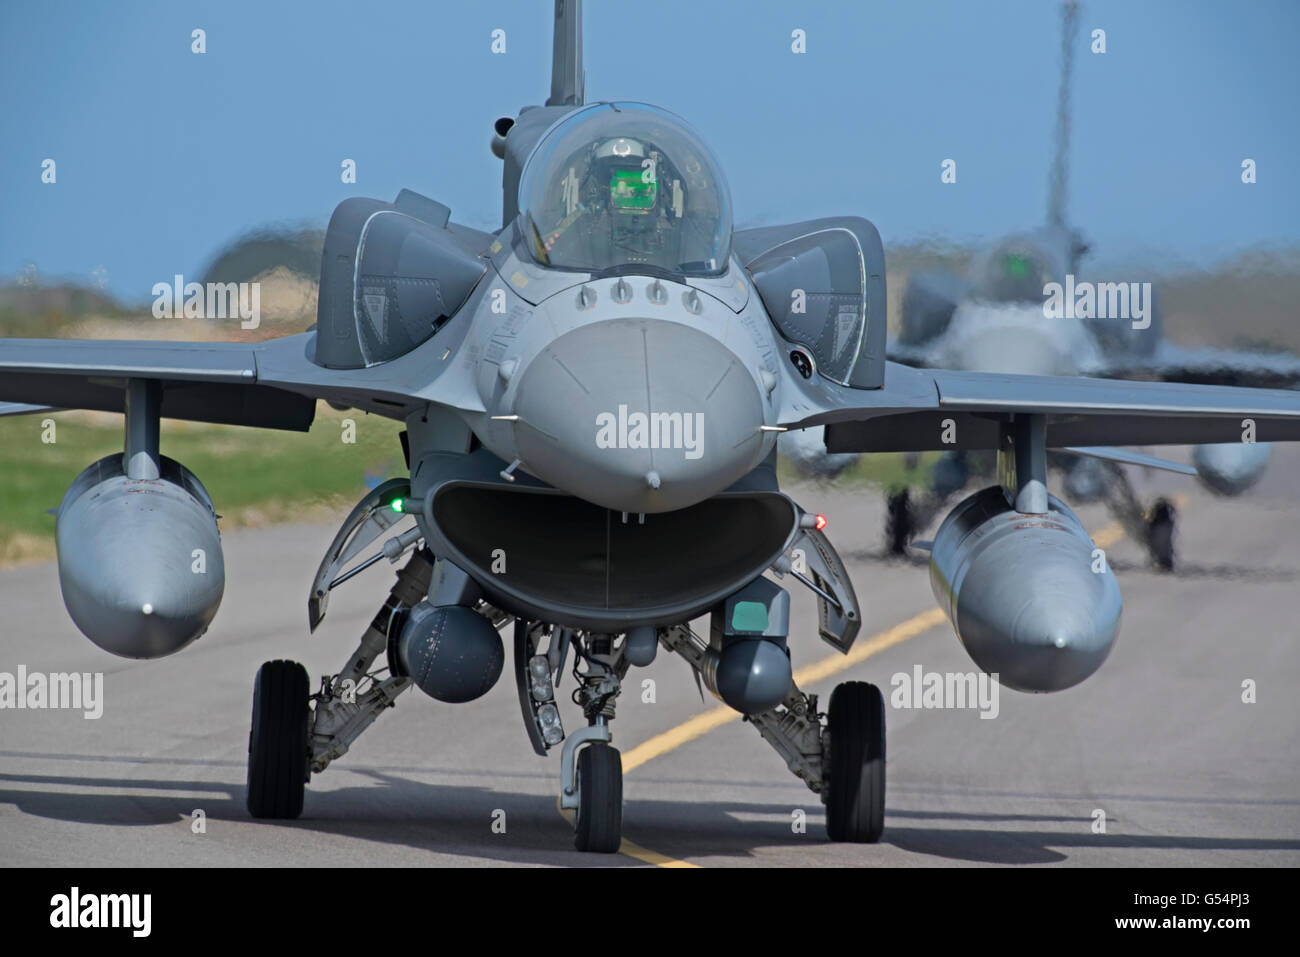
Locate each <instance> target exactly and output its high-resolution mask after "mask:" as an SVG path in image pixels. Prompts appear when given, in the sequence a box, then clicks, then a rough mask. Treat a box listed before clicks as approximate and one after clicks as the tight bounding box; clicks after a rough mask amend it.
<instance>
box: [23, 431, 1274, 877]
mask: <svg viewBox="0 0 1300 957" xmlns="http://www.w3.org/2000/svg"><path fill="white" fill-rule="evenodd" d="M1298 466H1300V450H1295V451H1293V450H1288V449H1286V448H1279V449H1276V450H1275V456H1274V460H1273V462H1272V464H1271V465H1270V468H1269V471H1268V473H1267V474H1266V475H1265V476H1264V479H1263V480H1262V482H1261V484H1260V485H1259V486H1258V487H1257V488H1256V489H1254V490H1252V491H1251V492H1250V493H1248V494H1247V495H1246V496H1244V497H1242V498H1240V499H1235V500H1222V499H1216V498H1214V497H1212V496H1211V495H1209V494H1208V493H1206V492H1204V491H1202V490H1201V489H1200V488H1199V487H1198V486H1196V485H1195V484H1194V482H1193V481H1192V480H1190V479H1183V478H1182V477H1180V476H1173V475H1169V474H1156V473H1150V474H1149V475H1147V476H1144V477H1143V478H1142V480H1141V481H1140V483H1139V487H1140V488H1141V489H1142V490H1143V492H1144V494H1146V495H1147V496H1150V495H1152V494H1154V493H1155V492H1156V491H1162V492H1166V493H1179V494H1181V495H1182V496H1184V498H1183V499H1182V501H1183V506H1182V508H1181V509H1180V511H1179V518H1180V523H1181V524H1180V529H1179V534H1180V537H1179V540H1178V547H1179V554H1180V557H1181V564H1180V569H1179V571H1178V572H1177V573H1176V574H1174V575H1163V574H1158V573H1156V572H1154V571H1151V570H1149V569H1148V567H1147V566H1146V562H1145V558H1144V556H1143V554H1142V552H1141V551H1140V550H1139V549H1138V548H1137V547H1136V546H1135V545H1134V544H1133V543H1132V542H1130V541H1128V540H1126V539H1124V538H1123V536H1122V535H1121V534H1120V533H1119V531H1118V529H1117V528H1116V527H1115V526H1114V525H1113V524H1112V523H1111V522H1110V520H1109V517H1108V516H1107V515H1106V513H1105V510H1104V509H1102V508H1100V507H1098V506H1088V507H1085V508H1082V509H1080V510H1079V513H1080V517H1081V518H1082V519H1083V520H1084V523H1085V525H1087V526H1088V528H1089V529H1090V530H1091V531H1092V532H1094V534H1095V535H1097V536H1098V538H1099V543H1100V544H1103V545H1104V546H1105V547H1106V549H1107V554H1108V557H1109V559H1110V560H1111V563H1112V565H1113V567H1114V568H1115V569H1116V572H1117V574H1118V575H1119V579H1120V586H1121V589H1122V591H1123V594H1124V620H1123V627H1122V631H1121V634H1120V638H1119V641H1118V643H1117V646H1116V648H1115V651H1114V652H1113V654H1112V656H1111V658H1110V660H1109V661H1108V662H1107V663H1106V664H1105V665H1104V666H1103V667H1102V669H1101V671H1100V672H1099V673H1098V674H1097V675H1095V676H1094V677H1093V678H1091V679H1089V680H1088V681H1086V682H1085V683H1084V684H1082V685H1081V686H1079V687H1077V688H1074V689H1071V690H1069V691H1066V692H1062V693H1059V694H1054V695H1024V694H1019V693H1017V692H1013V691H1008V690H1005V689H1003V690H1002V691H1001V693H1000V695H999V706H998V714H997V717H996V718H993V719H983V718H981V717H980V713H979V711H978V710H969V709H968V710H924V709H917V710H902V709H894V708H890V709H889V711H888V715H887V717H888V725H889V740H888V748H889V750H888V801H887V815H886V829H885V834H884V838H883V840H882V842H881V843H880V844H877V845H837V844H831V843H829V842H827V840H826V838H825V833H824V829H823V824H822V821H823V815H822V806H821V804H820V803H819V801H818V799H817V797H816V795H814V794H812V793H811V792H810V791H808V790H807V789H806V788H805V787H804V785H803V784H802V783H801V782H799V781H798V780H797V779H795V778H794V777H793V776H792V775H791V774H790V773H789V772H788V771H787V770H786V769H785V767H784V765H783V763H782V761H781V760H780V759H779V758H778V757H777V755H776V753H775V752H774V751H772V750H771V749H770V747H769V746H768V745H767V744H766V743H765V742H764V741H763V740H762V739H761V738H760V737H759V736H758V734H757V733H756V732H755V731H754V729H753V728H751V727H748V726H747V725H746V724H745V723H744V722H742V721H740V720H738V716H736V715H734V713H732V712H729V711H728V710H726V709H722V708H721V706H720V704H719V703H718V702H717V701H716V700H715V699H713V698H712V697H711V696H709V695H708V694H707V692H706V693H705V696H704V700H703V701H701V698H700V696H699V695H698V693H697V691H696V688H695V683H694V681H693V680H692V679H691V676H690V672H689V669H688V668H687V666H686V664H685V663H684V662H683V661H682V660H680V659H678V658H677V657H676V656H674V655H671V654H668V653H667V652H665V651H663V650H662V649H661V650H660V653H659V657H658V659H657V660H656V661H655V663H654V664H653V665H652V666H650V667H649V668H646V669H640V670H637V669H634V670H633V671H632V672H631V673H630V674H629V676H628V679H627V682H626V685H625V692H624V694H623V696H622V698H621V700H620V702H619V705H618V717H617V720H616V721H615V722H614V744H615V745H616V746H617V747H619V748H620V749H621V751H622V752H623V759H624V765H625V779H624V790H625V798H626V805H625V810H624V835H625V839H626V840H625V843H624V846H623V852H622V853H620V854H618V855H585V854H580V853H578V852H577V851H575V850H574V849H573V839H572V831H571V828H570V826H569V824H568V823H566V821H565V819H564V818H562V817H561V815H560V813H559V811H558V810H557V806H556V793H557V788H558V776H559V758H558V754H555V753H552V755H551V756H550V757H548V758H546V759H543V758H539V757H537V756H536V755H534V754H533V752H532V750H531V748H530V747H529V745H528V743H527V740H526V738H525V736H524V731H523V726H522V723H521V720H520V716H519V710H518V704H517V702H516V699H515V691H514V682H513V680H512V679H511V675H510V673H509V671H508V670H507V672H506V673H505V674H504V675H503V677H502V680H501V681H500V682H499V683H498V684H497V686H496V687H495V688H494V689H493V690H492V691H491V692H490V693H489V694H488V695H486V696H485V697H484V698H482V699H480V700H478V701H476V702H473V703H470V704H467V705H445V704H441V703H438V702H435V701H433V700H431V699H428V698H425V697H423V696H422V695H421V694H420V693H419V692H418V691H409V692H407V693H406V694H405V695H403V697H402V698H401V699H400V700H399V702H398V706H397V708H396V709H394V710H393V711H391V712H389V713H387V714H385V715H384V716H383V717H381V718H380V719H379V721H378V722H376V724H375V725H374V726H373V727H372V728H371V729H370V730H369V731H367V732H366V733H365V734H364V735H363V736H362V737H361V738H360V739H359V741H358V742H357V743H356V744H355V745H354V746H353V749H352V751H351V752H350V753H349V754H347V755H346V756H345V757H343V758H342V759H340V760H339V761H337V762H336V763H335V764H334V765H333V766H332V767H330V768H329V769H328V770H327V771H326V772H325V773H324V774H322V775H320V776H317V777H315V778H314V779H313V781H312V783H311V785H310V786H309V788H308V793H307V799H306V808H305V812H304V814H303V817H302V818H301V819H300V820H297V821H292V822H266V821H254V820H252V819H251V818H250V817H249V815H248V813H247V811H246V809H245V807H244V774H245V757H246V747H247V741H248V721H249V714H250V706H251V695H252V679H253V674H254V672H255V671H256V669H257V667H258V665H259V664H260V663H261V662H262V661H264V660H267V659H272V658H293V659H297V660H300V661H302V662H304V664H306V665H307V667H308V670H309V672H310V673H311V674H312V676H313V678H312V680H313V686H314V685H315V684H316V682H317V681H318V680H319V675H321V674H324V673H325V672H327V671H333V670H336V669H337V668H338V667H339V666H341V664H342V663H343V661H344V660H345V658H346V656H347V655H348V653H349V652H350V651H351V649H352V648H353V647H354V643H355V639H356V637H357V636H358V635H359V633H360V631H361V630H362V629H363V628H364V627H365V624H366V623H367V622H368V620H369V618H370V616H371V615H372V614H373V612H374V610H375V608H376V607H377V605H378V602H379V601H380V600H382V598H383V595H384V594H385V593H386V590H387V572H386V570H385V569H386V568H387V566H386V565H384V567H383V568H379V567H377V568H375V569H372V570H371V571H368V572H366V573H364V574H363V575H361V576H360V577H358V578H357V579H356V580H355V581H354V582H351V583H349V584H347V585H344V586H342V587H341V588H340V589H339V590H338V591H337V592H336V593H335V594H334V596H333V597H332V599H331V606H330V610H329V615H328V617H327V618H326V620H325V622H324V623H323V625H322V626H321V628H320V630H319V631H318V632H317V633H316V634H315V635H309V634H308V631H307V621H306V600H307V588H308V586H309V584H310V580H311V576H312V573H313V572H314V570H315V567H316V563H317V562H318V560H319V558H320V555H321V554H322V552H323V551H324V549H325V547H326V546H327V545H328V543H329V540H330V538H331V536H332V535H333V532H334V528H333V527H329V526H322V525H287V526H280V527H275V528H269V529H261V530H236V531H232V532H228V533H227V534H226V535H225V536H224V543H225V554H226V567H227V577H228V581H227V587H226V594H225V599H224V601H223V603H222V607H221V610H220V612H219V613H218V615H217V618H216V620H215V622H214V623H213V626H212V628H211V630H210V631H209V633H208V634H207V635H205V636H204V637H203V638H201V639H200V640H199V641H198V642H196V643H195V644H194V645H193V646H191V647H190V648H188V649H186V650H185V651H183V652H181V653H180V654H178V655H175V656H173V657H171V658H166V659H161V660H158V661H141V662H137V661H128V660H124V659H119V658H114V657H112V656H110V655H108V654H106V653H103V652H101V651H99V650H98V649H97V648H95V647H94V646H93V645H91V644H90V642H88V641H87V640H86V639H85V638H83V637H82V636H81V635H80V633H79V632H78V631H77V630H76V628H75V626H74V625H73V624H72V622H71V621H70V620H69V619H68V617H67V615H66V613H65V612H64V609H63V607H62V601H61V599H60V597H59V587H58V576H57V572H56V569H55V567H54V565H53V564H49V563H46V564H40V565H31V566H26V567H22V568H18V569H10V570H7V571H4V572H0V634H3V640H2V641H0V671H7V672H11V673H12V672H14V671H15V670H16V668H17V667H18V666H19V665H23V666H25V667H26V668H27V669H28V671H29V672H35V671H40V672H64V671H78V672H99V671H102V672H103V673H104V708H103V714H102V716H101V717H100V718H98V719H95V720H91V719H86V718H85V717H83V715H82V713H81V712H79V711H51V710H21V711H19V710H3V711H0V863H2V864H5V865H163V866H171V865H175V866H205V865H235V866H240V865H249V866H258V865H317V866H334V865H360V866H367V865H384V866H403V865H446V866H480V865H502V864H509V865H579V866H581V865H626V866H649V865H658V866H702V867H710V866H720V865H757V866H769V867H771V866H807V865H847V866H867V867H871V866H887V865H888V866H912V865H923V866H924V865H972V864H974V865H979V864H1012V865H1015V864H1040V865H1042V864H1047V865H1052V864H1056V865H1061V864H1064V865H1121V866H1128V865H1132V866H1145V865H1164V866H1174V867H1204V866H1221V865H1278V866H1296V865H1297V864H1300V698H1298V697H1297V696H1296V694H1295V690H1294V689H1295V688H1296V686H1297V683H1298V682H1300V655H1298V654H1297V642H1296V636H1297V633H1298V632H1300V625H1298V624H1297V622H1300V587H1298V584H1300V481H1297V475H1298V474H1300V471H1298V468H1297V467H1298ZM790 491H791V492H792V494H793V495H794V496H795V497H796V498H797V499H798V500H799V501H800V502H801V503H802V504H803V505H804V506H805V507H806V508H810V509H816V510H818V511H822V512H824V513H825V514H826V515H827V516H828V518H829V520H830V525H829V528H828V533H829V534H830V536H831V538H832V541H834V542H835V544H836V546H837V547H838V548H839V549H840V550H841V553H842V554H843V555H844V557H845V559H846V562H847V564H848V567H849V570H850V572H851V573H852V575H853V577H854V582H855V585H856V588H857V592H858V597H859V600H860V602H861V604H862V608H863V612H864V619H865V624H864V627H863V630H862V633H861V634H860V636H859V638H858V644H857V646H856V648H855V649H854V653H853V655H851V656H850V657H849V658H847V659H846V658H845V657H844V656H841V655H839V654H838V653H836V652H835V651H833V650H832V649H831V648H829V647H828V646H826V645H825V644H823V643H822V642H821V641H820V640H819V639H818V638H817V635H816V627H815V621H816V618H815V615H816V611H815V606H814V603H813V601H812V599H811V597H810V596H809V594H808V593H807V592H806V591H805V590H804V589H803V588H802V587H801V586H799V585H798V584H797V583H792V582H790V580H789V579H787V584H788V586H789V587H790V590H791V593H792V598H793V607H792V616H791V621H792V630H793V632H794V634H793V635H792V637H791V649H792V656H793V660H794V664H795V667H796V669H804V670H803V672H802V674H803V675H804V676H806V677H807V683H806V686H805V687H806V690H811V691H814V692H817V693H819V694H821V695H822V696H823V698H822V701H823V705H822V706H823V709H824V707H825V702H826V700H827V696H829V693H830V691H831V689H832V688H833V687H834V685H835V683H836V682H839V681H843V680H867V681H874V682H875V683H877V684H880V685H881V686H882V688H883V689H884V690H885V692H886V696H887V699H888V696H889V691H890V684H891V679H892V677H893V676H894V675H895V674H899V673H903V674H907V675H911V674H912V672H913V670H914V668H915V667H916V666H918V665H919V666H921V668H922V670H923V671H926V672H930V671H936V672H969V671H973V670H974V666H973V665H972V664H971V662H970V660H969V659H968V658H967V657H966V655H965V653H964V652H963V651H962V649H961V647H960V646H959V644H958V643H957V641H956V639H955V638H954V637H953V635H952V633H951V630H950V628H949V627H948V625H947V623H946V622H945V621H944V620H943V619H942V617H941V616H940V615H939V614H938V612H937V611H936V610H935V606H934V601H933V598H932V597H931V594H930V589H929V582H928V576H927V571H926V568H925V566H924V564H923V561H922V556H920V555H918V556H917V558H916V559H915V560H914V561H911V562H909V561H902V560H886V559H885V558H883V557H882V555H881V543H882V539H883V533H882V528H883V512H884V508H883V504H882V502H881V498H880V496H879V495H878V494H874V493H872V492H870V491H865V490H856V491H849V490H843V489H836V488H834V487H831V488H819V487H816V486H798V487H795V488H793V489H791V490H790ZM690 547H691V545H690V543H686V542H684V543H683V549H687V550H688V549H689V548H690ZM508 668H509V661H507V669H508ZM647 680H649V681H651V682H653V685H646V684H644V682H645V681H647ZM1247 681H1253V682H1254V683H1255V699H1256V700H1255V702H1254V703H1246V702H1244V701H1243V700H1242V699H1243V682H1247ZM572 686H573V684H572V678H571V676H569V675H566V676H565V677H564V679H563V680H562V683H561V685H560V689H559V690H560V697H561V700H562V701H564V703H565V706H564V710H563V714H564V718H565V721H566V726H567V727H569V728H570V730H572V728H574V727H577V726H578V722H579V714H578V712H577V709H576V708H575V707H573V706H570V705H568V703H567V697H568V692H569V691H571V690H572ZM651 691H653V694H651V693H650V692H651ZM196 810H201V811H202V812H203V816H204V818H205V829H204V830H203V832H202V833H195V828H194V827H193V820H194V812H195V811H196ZM501 812H504V818H503V817H502V814H501ZM799 812H803V814H802V816H803V818H804V819H805V820H806V827H805V828H804V829H802V831H801V829H800V828H799V827H798V821H799V818H800V816H801V815H800V814H799ZM1098 812H1104V816H1105V827H1104V832H1103V831H1101V830H1099V829H1098V825H1097V822H1098V820H1099V817H1098ZM502 820H504V829H502V828H501V827H500V824H499V823H498V826H497V827H494V826H493V825H494V822H501V821H502Z"/></svg>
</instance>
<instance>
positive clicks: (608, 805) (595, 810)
mask: <svg viewBox="0 0 1300 957" xmlns="http://www.w3.org/2000/svg"><path fill="white" fill-rule="evenodd" d="M573 843H574V845H575V846H576V847H577V848H578V850H580V851H590V852H594V853H597V854H613V853H615V852H616V851H617V850H618V848H619V845H620V844H622V843H623V757H622V755H620V754H619V752H618V748H615V747H611V746H610V745H608V744H606V743H605V742H604V741H594V742H592V743H591V744H589V745H587V746H586V747H585V748H583V749H582V750H581V751H579V752H578V814H577V818H576V822H575V830H574V835H573Z"/></svg>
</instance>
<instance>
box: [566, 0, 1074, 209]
mask: <svg viewBox="0 0 1300 957" xmlns="http://www.w3.org/2000/svg"><path fill="white" fill-rule="evenodd" d="M558 2H559V0H557V3H558ZM1078 17H1079V5H1078V3H1077V2H1076V0H1065V4H1064V5H1063V7H1062V9H1061V86H1060V90H1059V91H1058V93H1057V99H1056V144H1055V151H1054V155H1053V157H1052V173H1051V181H1050V183H1049V187H1048V200H1047V221H1048V223H1049V224H1050V225H1052V226H1064V225H1065V201H1066V188H1067V186H1068V185H1069V179H1070V72H1071V67H1072V65H1073V63H1074V42H1075V38H1076V37H1077V36H1078V27H1079V22H1078Z"/></svg>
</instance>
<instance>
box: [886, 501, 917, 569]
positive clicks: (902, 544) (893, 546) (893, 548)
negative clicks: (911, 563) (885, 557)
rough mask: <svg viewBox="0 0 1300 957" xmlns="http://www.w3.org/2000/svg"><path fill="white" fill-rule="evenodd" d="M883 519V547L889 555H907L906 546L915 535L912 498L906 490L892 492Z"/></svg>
mask: <svg viewBox="0 0 1300 957" xmlns="http://www.w3.org/2000/svg"><path fill="white" fill-rule="evenodd" d="M887 509H888V515H887V517H886V519H885V547H886V548H887V549H888V550H889V554H891V555H903V554H906V553H907V546H908V544H909V543H910V542H911V541H912V536H913V535H914V534H915V533H916V530H915V528H914V527H913V525H914V523H913V520H912V496H911V494H910V493H909V492H908V490H907V489H902V490H901V491H897V492H894V493H893V494H891V495H890V496H889V502H888V503H887Z"/></svg>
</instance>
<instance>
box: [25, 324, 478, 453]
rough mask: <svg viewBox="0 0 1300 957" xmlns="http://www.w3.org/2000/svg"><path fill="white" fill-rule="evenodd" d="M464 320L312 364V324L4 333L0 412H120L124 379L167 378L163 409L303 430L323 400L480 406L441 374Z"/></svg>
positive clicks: (404, 408)
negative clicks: (207, 330) (162, 337)
mask: <svg viewBox="0 0 1300 957" xmlns="http://www.w3.org/2000/svg"><path fill="white" fill-rule="evenodd" d="M467 325H468V317H464V321H456V320H453V321H452V322H451V323H448V325H447V327H446V328H444V329H443V330H441V331H440V333H439V334H438V335H436V336H434V337H432V338H430V339H429V340H427V341H425V342H424V343H422V344H421V345H420V346H418V347H416V348H415V349H412V350H411V351H410V352H409V353H407V354H406V355H404V356H402V357H400V358H398V359H394V360H392V361H390V362H385V363H383V364H382V365H379V366H372V367H370V368H359V369H327V368H323V367H322V366H319V365H316V364H315V363H314V362H313V361H312V359H311V356H312V355H313V354H314V349H315V338H316V334H315V333H314V332H307V333H301V334H299V335H294V336H286V337H284V338H281V339H272V340H269V341H266V342H256V343H241V342H156V341H117V340H84V339H83V340H78V339H0V411H4V410H6V409H7V410H8V412H7V413H6V414H22V413H25V412H35V411H39V410H41V409H43V408H58V409H99V410H102V411H107V412H121V411H123V408H124V403H125V389H124V384H125V382H126V380H127V379H156V380H159V381H161V382H162V383H163V392H162V416H163V417H164V418H172V419H190V420H194V421H198V422H219V423H224V424H228V425H247V426H256V427H260V428H271V429H289V430H296V431H306V430H307V429H308V428H309V427H310V425H311V421H312V418H313V416H314V415H315V409H316V400H317V399H326V400H329V401H331V402H334V403H336V404H338V405H341V406H346V407H349V408H355V409H358V410H360V411H365V412H373V413H376V414H378V415H383V416H386V417H388V418H395V419H401V418H405V417H406V416H407V415H409V414H410V413H411V412H412V411H414V410H415V409H417V408H419V407H420V406H422V405H424V404H426V403H429V402H437V403H442V404H445V405H451V406H455V407H458V408H464V409H469V410H475V407H476V405H477V410H478V411H481V409H482V406H481V403H479V402H478V399H477V397H476V396H475V395H474V394H473V391H472V389H467V388H465V383H464V381H463V379H461V378H460V377H457V376H450V377H448V376H444V375H443V373H445V372H447V371H448V370H451V369H454V368H456V363H455V362H454V360H452V361H449V360H450V359H451V357H452V356H454V355H455V352H456V346H457V345H459V343H460V341H461V340H462V339H463V336H464V329H465V327H466V326H467ZM453 379H454V380H456V381H455V384H452V381H451V380H453Z"/></svg>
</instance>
